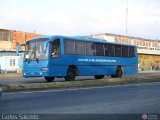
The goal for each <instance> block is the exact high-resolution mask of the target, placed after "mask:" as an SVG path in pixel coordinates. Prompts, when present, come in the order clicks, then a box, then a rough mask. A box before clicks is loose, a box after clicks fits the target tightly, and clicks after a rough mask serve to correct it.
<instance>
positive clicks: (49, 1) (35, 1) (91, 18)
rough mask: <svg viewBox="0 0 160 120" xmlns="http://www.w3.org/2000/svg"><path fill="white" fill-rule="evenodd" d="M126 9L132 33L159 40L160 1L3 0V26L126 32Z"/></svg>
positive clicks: (46, 30)
mask: <svg viewBox="0 0 160 120" xmlns="http://www.w3.org/2000/svg"><path fill="white" fill-rule="evenodd" d="M127 1H128V4H127ZM127 6H128V7H127ZM126 8H128V17H127V18H128V20H127V30H128V35H129V36H134V37H141V38H147V39H156V40H157V39H158V40H160V0H0V29H11V30H17V31H24V32H35V33H37V34H44V35H67V36H75V35H89V34H99V33H112V34H120V35H126Z"/></svg>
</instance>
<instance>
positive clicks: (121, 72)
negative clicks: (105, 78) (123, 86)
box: [111, 67, 123, 78]
mask: <svg viewBox="0 0 160 120" xmlns="http://www.w3.org/2000/svg"><path fill="white" fill-rule="evenodd" d="M122 75H123V70H122V68H121V67H117V70H116V75H111V77H112V78H121V77H122Z"/></svg>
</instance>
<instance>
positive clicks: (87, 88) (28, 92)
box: [3, 82, 160, 95]
mask: <svg viewBox="0 0 160 120" xmlns="http://www.w3.org/2000/svg"><path fill="white" fill-rule="evenodd" d="M146 85H150V86H152V85H160V82H150V83H135V84H126V85H110V86H100V87H98V86H94V87H80V88H68V89H57V90H42V91H24V92H13V93H3V94H6V95H10V94H33V93H40V92H41V93H45V92H63V91H76V90H90V89H101V88H116V87H131V86H146Z"/></svg>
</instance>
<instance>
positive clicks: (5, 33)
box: [0, 29, 42, 73]
mask: <svg viewBox="0 0 160 120" xmlns="http://www.w3.org/2000/svg"><path fill="white" fill-rule="evenodd" d="M38 36H42V35H40V34H35V33H28V32H22V31H16V30H8V29H0V73H7V72H10V71H12V72H13V71H19V70H20V69H21V67H22V62H23V59H22V57H23V53H22V54H20V56H17V55H16V52H15V51H16V47H17V45H18V44H20V43H26V41H27V40H29V39H31V38H34V37H38ZM21 50H22V51H23V50H24V47H23V48H22V49H21Z"/></svg>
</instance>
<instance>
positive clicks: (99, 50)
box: [96, 43, 104, 56]
mask: <svg viewBox="0 0 160 120" xmlns="http://www.w3.org/2000/svg"><path fill="white" fill-rule="evenodd" d="M96 55H97V56H104V47H103V44H102V43H96Z"/></svg>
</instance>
